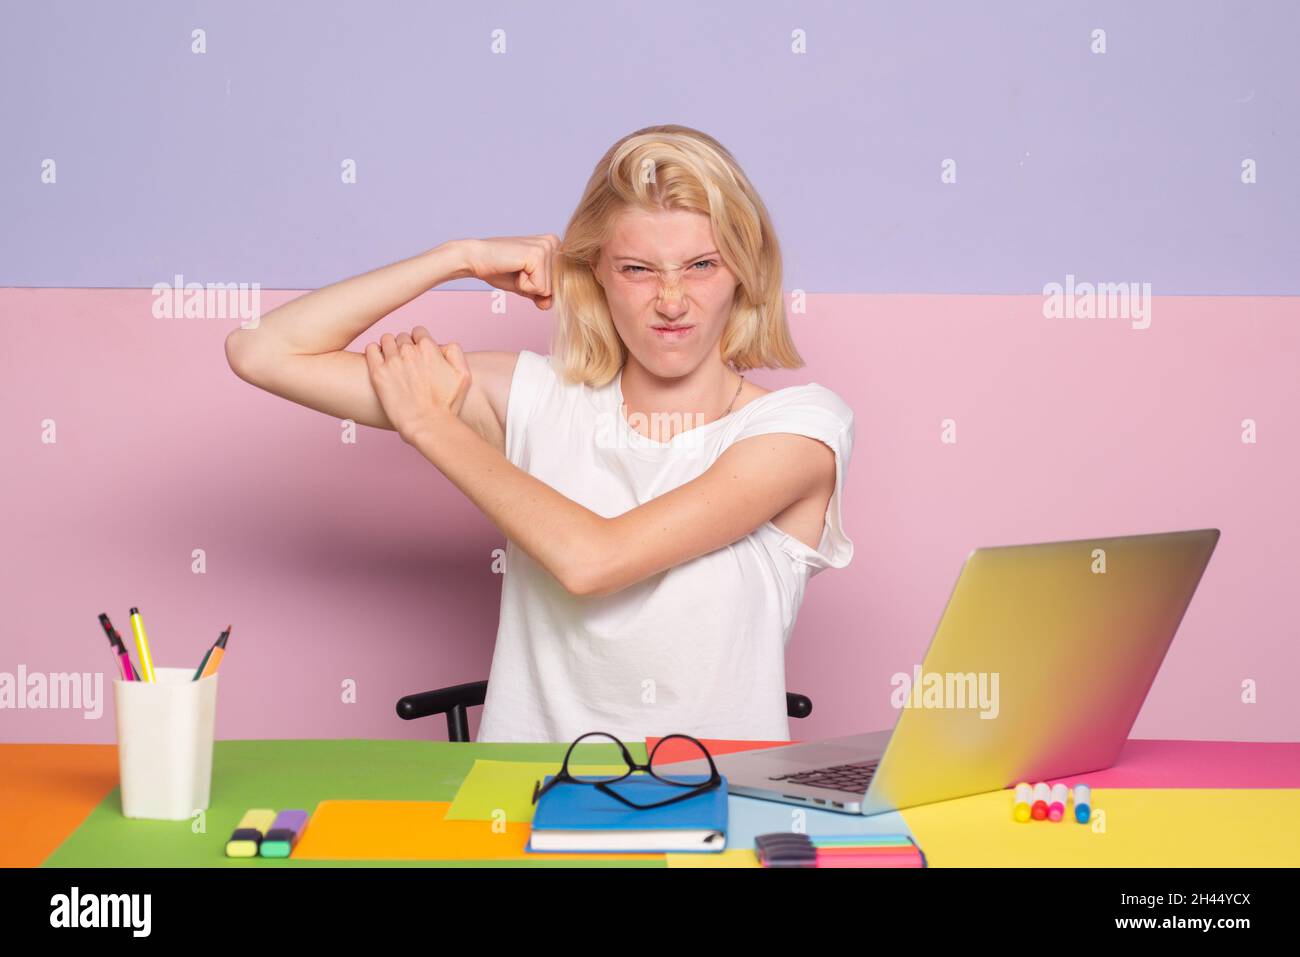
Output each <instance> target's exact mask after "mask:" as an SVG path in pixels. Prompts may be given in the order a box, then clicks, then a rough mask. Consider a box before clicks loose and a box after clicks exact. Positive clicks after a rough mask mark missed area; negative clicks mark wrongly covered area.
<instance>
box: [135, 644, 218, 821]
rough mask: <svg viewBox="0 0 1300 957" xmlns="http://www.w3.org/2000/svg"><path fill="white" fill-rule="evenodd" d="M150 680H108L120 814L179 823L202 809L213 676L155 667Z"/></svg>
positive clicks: (208, 786) (208, 779)
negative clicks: (200, 676)
mask: <svg viewBox="0 0 1300 957" xmlns="http://www.w3.org/2000/svg"><path fill="white" fill-rule="evenodd" d="M154 678H155V679H156V680H155V681H152V682H150V681H122V680H121V679H117V680H115V681H114V682H113V701H114V703H115V704H116V706H117V758H118V767H119V770H120V772H121V785H122V787H121V793H122V813H123V814H124V815H125V816H127V817H137V818H148V819H150V820H157V821H182V820H186V819H188V818H190V817H193V815H194V812H195V811H203V810H207V807H208V798H209V796H210V794H211V791H212V741H213V735H214V729H215V726H216V719H217V678H218V675H215V674H213V675H209V676H208V677H206V678H204V679H203V680H202V681H195V680H194V669H193V668H155V669H154Z"/></svg>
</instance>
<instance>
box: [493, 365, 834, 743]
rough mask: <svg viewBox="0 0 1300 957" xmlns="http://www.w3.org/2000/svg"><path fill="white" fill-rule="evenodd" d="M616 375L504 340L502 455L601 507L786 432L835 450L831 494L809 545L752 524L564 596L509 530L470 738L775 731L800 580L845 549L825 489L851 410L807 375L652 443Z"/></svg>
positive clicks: (775, 734)
mask: <svg viewBox="0 0 1300 957" xmlns="http://www.w3.org/2000/svg"><path fill="white" fill-rule="evenodd" d="M621 381H622V372H620V373H619V374H618V375H617V376H616V377H615V378H614V379H613V380H612V381H611V382H609V383H608V384H606V385H604V386H602V387H600V388H595V389H593V388H591V387H590V386H586V385H583V384H580V383H579V384H570V383H568V382H566V381H565V380H564V379H563V377H562V376H561V375H560V372H559V369H558V366H556V365H555V364H554V363H553V361H552V359H551V358H550V357H545V356H541V355H538V354H537V353H534V352H528V351H523V352H520V353H519V360H518V363H517V364H516V366H515V373H514V378H513V380H512V382H511V386H510V398H509V404H508V409H507V413H506V455H507V456H508V457H509V459H510V461H511V462H513V463H514V464H515V465H517V466H519V467H520V468H522V469H523V470H524V471H526V472H528V473H529V474H531V475H534V476H536V477H537V478H539V479H541V480H542V481H543V482H545V483H546V484H547V485H550V486H551V487H552V488H554V489H556V490H557V491H559V492H560V493H562V494H563V495H565V496H566V497H568V498H570V499H572V500H573V501H575V502H578V503H579V504H581V505H584V506H586V507H587V508H589V509H591V510H592V511H593V512H596V513H597V514H599V515H603V516H605V517H606V518H613V517H615V516H617V515H621V514H623V513H624V512H626V511H628V510H629V509H633V508H636V507H637V506H638V505H641V504H642V503H644V502H648V501H649V500H650V499H652V498H655V497H656V496H658V495H662V494H663V493H664V492H667V491H670V490H671V489H674V488H676V487H678V486H679V485H683V484H685V483H686V482H688V481H690V480H691V479H693V478H695V477H697V476H698V475H700V474H701V473H703V472H704V471H705V470H706V469H708V468H709V466H710V465H712V464H713V463H714V461H715V460H716V459H717V458H718V456H719V455H721V454H722V452H723V451H724V450H725V449H726V448H727V447H728V446H729V445H731V444H732V443H733V442H737V441H739V440H741V439H743V438H747V437H749V436H753V435H761V434H763V433H768V432H793V433H796V434H799V435H807V436H811V437H813V438H815V439H819V440H820V441H822V442H825V443H826V444H827V445H828V446H829V447H830V448H831V449H832V450H834V452H835V491H834V493H833V494H832V496H831V499H830V502H829V504H828V507H827V509H826V524H825V526H824V528H823V532H822V538H821V542H820V547H819V548H817V549H813V548H810V547H809V546H808V545H806V544H804V543H803V542H801V541H799V540H798V539H795V538H793V537H791V536H790V535H788V534H786V533H785V532H782V531H781V530H780V529H778V528H777V527H776V526H775V525H773V524H772V523H771V522H767V523H765V524H764V525H762V526H761V527H760V528H758V529H756V530H755V531H754V532H752V533H751V534H749V535H748V536H746V537H745V538H742V539H740V540H738V541H736V542H734V543H732V544H731V545H727V546H725V547H723V548H719V549H717V550H716V551H713V552H710V553H708V554H706V555H701V556H699V557H698V558H694V559H691V560H690V561H687V562H683V563H682V564H680V565H677V566H675V567H673V568H670V569H668V570H667V571H665V572H661V573H660V574H657V575H653V576H651V577H650V578H647V579H644V580H642V581H640V582H637V583H636V584H634V585H630V586H628V587H627V588H624V589H622V590H621V591H618V592H615V593H613V594H611V595H604V596H593V597H580V596H575V595H571V594H569V593H568V592H567V591H565V589H564V587H563V586H562V585H560V583H559V582H558V581H557V580H556V579H555V578H554V576H552V575H551V574H550V572H548V571H547V570H546V569H545V568H544V567H542V566H541V565H539V564H538V563H537V562H535V561H534V560H533V559H532V558H530V557H529V556H528V555H527V554H526V553H524V552H523V551H522V550H520V549H519V548H517V547H516V546H515V545H514V543H513V542H511V543H508V545H507V548H506V570H505V580H504V582H503V583H502V591H501V620H500V625H499V628H498V631H497V641H496V650H495V652H494V653H493V656H492V669H491V672H490V674H489V676H488V690H487V698H486V700H485V702H484V707H483V719H482V722H481V724H480V727H479V734H478V740H480V741H562V742H569V741H572V740H573V739H574V738H576V737H578V736H579V735H581V734H584V733H586V732H588V731H607V732H609V733H611V734H614V735H616V736H618V737H619V738H622V739H623V740H625V741H640V740H643V739H644V738H645V737H646V736H647V735H666V734H672V733H682V734H690V735H693V736H695V737H699V738H733V739H746V740H754V739H765V740H773V741H788V740H790V728H789V720H788V718H787V716H786V700H785V693H786V687H785V645H786V642H787V640H788V639H789V637H790V632H791V631H792V629H793V628H794V622H795V615H796V613H797V612H798V611H799V605H800V603H801V602H802V601H803V595H804V587H805V586H806V585H807V583H808V579H809V577H811V576H812V575H815V574H817V573H818V572H819V571H821V570H822V569H825V568H828V567H834V568H843V567H844V566H845V565H847V564H848V563H849V560H850V559H851V558H852V557H853V542H852V541H850V540H849V537H848V536H847V535H846V534H845V533H844V528H843V524H842V520H841V508H840V502H841V498H842V495H843V486H844V476H845V470H846V469H847V467H848V464H849V458H850V455H851V453H852V450H853V413H852V411H851V410H850V409H849V407H848V405H846V404H845V402H844V401H843V400H842V399H841V398H840V397H839V396H837V395H836V394H835V393H834V392H832V391H830V390H829V389H827V388H825V387H823V386H820V385H817V384H816V383H811V384H808V385H801V386H791V387H789V388H784V389H778V390H775V391H773V392H769V393H767V394H765V395H762V396H759V397H758V398H757V399H753V400H751V401H750V402H749V403H747V404H746V405H744V406H742V407H741V408H739V409H738V410H736V411H735V412H733V413H731V414H730V415H727V416H724V417H722V418H720V419H716V420H714V421H712V422H709V423H706V424H704V425H703V426H699V427H697V428H692V429H687V430H686V431H683V432H681V433H680V434H677V435H675V436H674V437H673V438H672V440H671V441H669V442H663V443H661V442H656V441H654V440H651V439H648V438H646V437H645V436H643V435H641V434H640V433H639V432H637V431H636V430H635V429H634V428H632V425H630V424H629V423H628V421H627V419H626V418H624V414H623V413H622V412H621V411H620V407H621V405H622V401H623V398H622V389H621Z"/></svg>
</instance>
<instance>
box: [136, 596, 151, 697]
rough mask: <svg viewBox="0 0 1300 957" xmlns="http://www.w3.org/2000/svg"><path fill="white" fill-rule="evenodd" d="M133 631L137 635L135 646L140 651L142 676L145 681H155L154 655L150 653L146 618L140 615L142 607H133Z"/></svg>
mask: <svg viewBox="0 0 1300 957" xmlns="http://www.w3.org/2000/svg"><path fill="white" fill-rule="evenodd" d="M131 632H132V634H134V635H135V648H136V651H138V652H139V653H140V677H141V678H143V679H144V680H145V681H153V680H154V677H153V657H152V656H151V655H150V654H149V639H148V638H146V637H145V634H144V619H143V618H141V617H140V609H139V608H132V609H131Z"/></svg>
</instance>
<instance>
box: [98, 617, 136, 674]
mask: <svg viewBox="0 0 1300 957" xmlns="http://www.w3.org/2000/svg"><path fill="white" fill-rule="evenodd" d="M99 624H100V626H101V627H102V628H103V629H104V634H106V635H108V643H109V644H110V645H111V646H112V648H113V654H115V655H117V670H118V671H119V672H121V674H122V680H123V681H134V680H135V669H134V668H132V667H131V656H130V655H128V654H127V653H126V645H124V644H122V636H121V635H119V634H118V633H117V629H116V628H114V627H113V623H112V622H111V621H109V620H108V615H106V614H104V613H103V612H100V614H99Z"/></svg>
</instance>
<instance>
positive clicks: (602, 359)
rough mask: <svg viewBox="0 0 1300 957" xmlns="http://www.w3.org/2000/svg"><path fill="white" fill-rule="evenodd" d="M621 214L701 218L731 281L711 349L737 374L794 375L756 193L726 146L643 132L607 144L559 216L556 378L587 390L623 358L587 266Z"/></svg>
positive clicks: (668, 130) (686, 134) (695, 134)
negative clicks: (564, 218)
mask: <svg viewBox="0 0 1300 957" xmlns="http://www.w3.org/2000/svg"><path fill="white" fill-rule="evenodd" d="M626 209H643V210H646V211H650V212H654V211H657V210H666V211H676V210H689V211H691V212H696V213H702V214H703V215H705V216H708V217H709V221H710V222H711V223H712V226H713V237H714V240H715V241H716V243H717V248H718V252H719V254H720V255H721V257H722V259H723V261H724V263H725V264H726V266H727V268H728V269H730V270H731V272H732V273H733V274H734V275H735V276H736V278H737V280H738V284H737V286H736V293H735V299H734V302H733V304H732V308H731V316H730V317H729V318H728V321H727V325H726V328H725V329H724V330H723V333H722V340H721V343H720V347H721V353H722V360H723V361H724V362H727V363H730V364H731V365H732V367H733V368H735V369H737V370H738V371H744V370H746V369H754V368H759V367H766V368H772V369H776V368H786V369H796V368H799V367H800V366H802V365H803V359H802V358H801V357H800V356H799V353H798V351H796V349H795V347H794V341H793V340H792V339H791V338H790V330H789V327H788V326H787V325H786V319H785V300H784V299H783V297H782V293H781V248H780V245H779V244H778V243H777V239H776V233H775V232H774V231H773V229H772V221H771V219H770V218H769V217H768V214H767V209H766V207H764V205H763V201H762V200H761V199H760V198H759V196H758V193H757V192H756V191H755V189H754V187H753V186H752V185H751V184H750V182H749V179H748V178H747V177H746V176H745V174H744V172H743V171H742V170H741V168H740V165H739V164H738V163H737V162H736V160H735V158H734V157H732V155H731V153H729V152H728V151H727V149H726V148H725V147H724V146H723V145H722V144H721V143H719V142H718V141H717V140H715V139H714V138H713V137H711V136H709V135H708V134H706V133H701V132H700V131H699V130H694V129H691V128H690V127H688V126H677V125H666V126H647V127H646V128H645V129H641V130H637V131H636V132H635V133H630V134H628V135H627V136H625V137H623V139H621V140H619V141H618V142H617V143H615V144H614V145H613V146H611V147H610V148H609V151H608V152H607V153H606V154H605V155H604V156H603V157H601V160H600V162H599V163H597V164H596V169H595V171H594V172H593V173H592V174H591V178H590V179H589V180H588V181H587V188H586V189H585V190H584V191H583V194H582V200H581V202H579V203H578V208H577V209H576V210H575V211H574V213H573V217H572V218H571V219H570V220H569V225H568V228H567V229H565V231H564V239H563V240H562V242H561V243H560V247H559V249H558V251H557V253H556V256H555V261H554V265H553V270H552V275H551V288H552V293H553V295H554V297H555V309H556V324H555V329H554V337H553V340H552V343H551V351H552V353H554V354H555V356H556V357H557V358H558V359H559V360H560V366H561V369H562V371H563V373H564V376H565V378H567V379H568V380H569V381H570V382H575V383H576V382H582V383H585V384H587V385H589V386H592V387H598V386H602V385H604V384H605V383H607V382H609V381H610V380H611V379H613V378H614V376H615V375H616V374H617V373H618V370H619V369H621V368H622V367H623V363H624V362H626V361H627V347H626V346H625V345H624V344H623V341H622V339H620V338H619V335H618V332H617V330H615V328H614V320H613V318H612V317H611V315H610V311H609V305H608V303H607V301H606V299H605V291H604V289H602V288H601V285H600V283H598V282H597V281H596V277H595V275H594V274H593V271H592V270H593V267H594V265H595V263H596V260H597V259H598V258H599V254H600V250H601V248H602V247H603V246H604V244H605V242H606V240H607V239H608V236H609V234H610V232H611V230H612V226H613V223H614V220H615V219H616V218H617V217H618V215H619V214H620V213H622V212H623V211H624V210H626Z"/></svg>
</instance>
